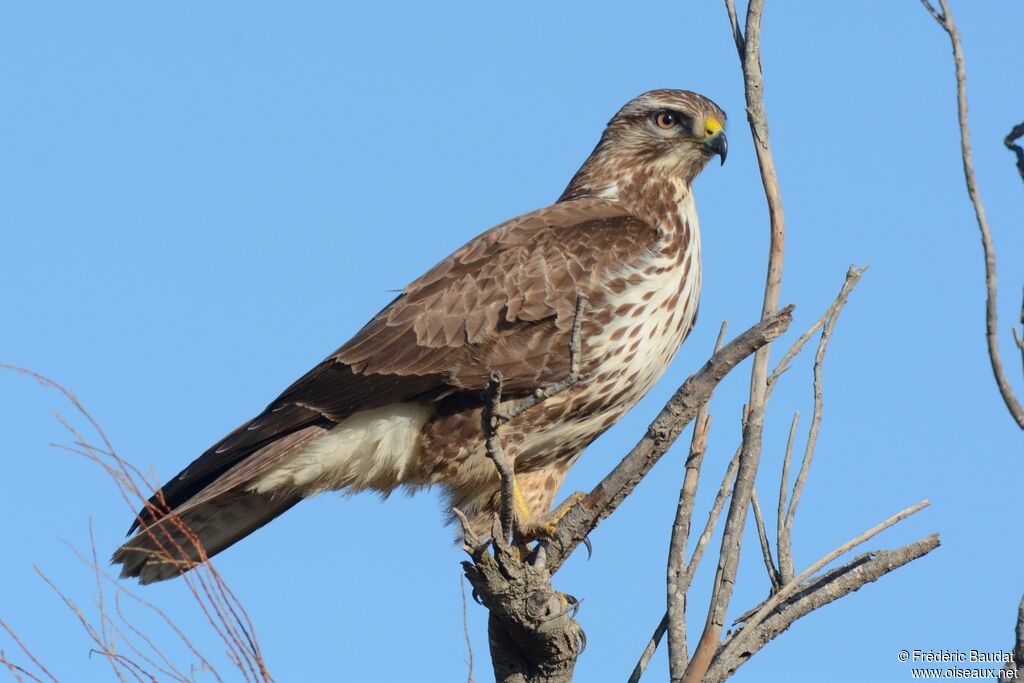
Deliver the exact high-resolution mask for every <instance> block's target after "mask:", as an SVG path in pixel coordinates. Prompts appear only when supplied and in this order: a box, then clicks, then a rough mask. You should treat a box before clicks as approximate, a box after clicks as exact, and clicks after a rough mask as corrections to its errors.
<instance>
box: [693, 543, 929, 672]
mask: <svg viewBox="0 0 1024 683" xmlns="http://www.w3.org/2000/svg"><path fill="white" fill-rule="evenodd" d="M938 546H939V536H938V534H932V535H931V536H928V537H926V538H923V539H921V540H920V541H917V542H916V543H911V544H909V545H905V546H903V547H902V548H897V549H896V550H877V551H873V552H868V553H864V554H863V555H859V556H858V557H856V558H855V559H853V560H852V561H850V562H848V563H847V564H844V565H843V566H841V567H837V568H835V569H833V570H831V571H829V572H827V573H825V574H823V575H821V576H818V577H815V578H813V579H811V580H810V581H808V582H806V583H803V584H801V585H800V587H799V588H798V590H796V591H795V592H793V593H792V595H791V596H790V597H789V598H787V599H786V600H785V601H783V602H782V603H780V604H779V605H777V606H776V607H775V608H774V609H773V610H772V611H771V613H770V614H768V615H767V616H766V617H765V618H764V619H763V620H762V621H761V622H760V623H758V624H757V625H756V626H750V625H747V626H744V627H743V628H742V629H740V630H739V631H737V632H736V633H735V634H733V636H732V637H730V638H729V639H728V640H727V641H726V642H725V644H724V645H723V646H722V648H721V649H720V650H719V651H718V652H717V653H716V654H715V657H714V659H713V660H712V662H711V666H710V667H709V668H708V672H707V674H706V675H705V677H704V683H721V682H722V681H724V680H726V679H727V678H729V677H730V676H732V674H733V673H735V671H736V669H738V668H739V667H740V666H741V665H742V664H743V663H745V662H746V661H747V660H749V659H750V657H751V656H753V655H754V653H756V652H757V651H758V650H760V649H761V648H762V647H764V646H765V645H767V644H768V643H769V642H770V641H771V640H772V639H774V638H775V637H776V636H778V635H779V634H780V633H782V632H783V631H785V630H786V629H787V628H789V627H790V625H791V624H792V623H793V622H795V621H796V620H797V619H799V618H801V617H803V616H805V615H807V614H809V613H811V612H813V611H814V610H816V609H818V608H819V607H823V606H824V605H827V604H829V603H830V602H833V601H835V600H838V599H839V598H841V597H843V596H845V595H848V594H850V593H852V592H854V591H856V590H859V589H860V588H861V587H863V586H865V585H867V584H868V583H871V582H873V581H876V580H878V579H879V578H881V577H882V576H885V575H886V574H888V573H889V572H891V571H893V570H894V569H898V568H899V567H902V566H903V565H905V564H907V563H909V562H911V561H913V560H916V559H917V558H919V557H922V556H923V555H926V554H928V553H929V552H931V551H932V550H934V549H935V548H937V547H938Z"/></svg>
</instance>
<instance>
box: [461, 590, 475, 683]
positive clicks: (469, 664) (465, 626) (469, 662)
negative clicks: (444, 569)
mask: <svg viewBox="0 0 1024 683" xmlns="http://www.w3.org/2000/svg"><path fill="white" fill-rule="evenodd" d="M459 595H460V596H462V633H463V635H464V636H466V652H467V653H468V656H467V658H466V660H465V662H466V668H467V669H469V674H468V677H467V679H466V683H475V680H474V679H473V642H472V641H471V640H470V639H469V615H468V614H467V613H466V577H465V575H462V574H460V575H459Z"/></svg>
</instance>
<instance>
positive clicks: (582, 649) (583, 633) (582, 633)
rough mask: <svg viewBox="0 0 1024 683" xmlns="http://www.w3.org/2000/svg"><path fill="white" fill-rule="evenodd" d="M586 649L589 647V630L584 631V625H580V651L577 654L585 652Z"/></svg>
mask: <svg viewBox="0 0 1024 683" xmlns="http://www.w3.org/2000/svg"><path fill="white" fill-rule="evenodd" d="M586 649H587V632H586V631H584V630H583V627H582V626H581V627H580V651H579V652H578V653H577V654H578V655H581V654H583V653H584V652H585V651H586Z"/></svg>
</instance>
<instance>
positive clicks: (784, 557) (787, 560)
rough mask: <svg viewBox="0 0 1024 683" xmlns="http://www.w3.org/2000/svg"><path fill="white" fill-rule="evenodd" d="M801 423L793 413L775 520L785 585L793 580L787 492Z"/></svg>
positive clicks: (776, 541)
mask: <svg viewBox="0 0 1024 683" xmlns="http://www.w3.org/2000/svg"><path fill="white" fill-rule="evenodd" d="M799 423H800V413H799V412H795V413H793V422H792V424H790V426H789V439H787V440H786V455H785V456H784V457H783V459H782V476H781V477H779V508H778V511H777V514H776V519H775V532H776V536H775V547H776V548H777V549H778V551H779V575H780V576H781V578H782V581H783V583H788V582H789V581H792V580H793V551H792V539H791V538H790V536H789V533H788V532H787V531H786V523H785V519H786V492H787V491H786V490H787V488H788V487H789V463H790V462H791V461H792V459H793V440H794V439H795V437H796V427H797V425H798V424H799Z"/></svg>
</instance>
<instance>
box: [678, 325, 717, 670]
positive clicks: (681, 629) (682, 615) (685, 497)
mask: <svg viewBox="0 0 1024 683" xmlns="http://www.w3.org/2000/svg"><path fill="white" fill-rule="evenodd" d="M726 326H727V325H726V323H725V322H723V323H722V326H721V328H719V330H718V340H717V341H716V342H715V352H716V353H717V352H718V350H719V349H721V348H722V340H723V339H724V337H725V330H726ZM710 398H711V397H710V396H709V397H708V400H710ZM710 428H711V416H710V415H708V401H704V402H703V403H701V405H700V408H698V409H697V416H696V418H695V420H694V427H693V436H692V437H691V439H690V453H689V455H688V456H687V458H686V473H685V474H684V475H683V485H682V488H680V489H679V504H678V505H677V506H676V517H675V520H674V521H673V523H672V536H671V539H670V541H669V550H668V571H667V581H666V587H667V611H666V614H667V617H668V627H669V633H668V656H669V667H670V668H672V669H673V670H674V669H675V667H685V666H686V658H687V653H686V589H687V588H688V587H689V585H688V584H687V586H685V587H684V586H683V585H682V584H681V582H680V579H681V578H682V575H683V572H684V571H685V569H686V542H687V540H688V539H689V538H690V520H691V518H692V516H693V506H694V503H695V502H696V500H697V483H698V480H699V479H700V468H701V465H702V464H703V462H704V452H705V451H706V450H707V443H708V430H709V429H710ZM679 670H680V671H682V669H681V668H680V669H679Z"/></svg>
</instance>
